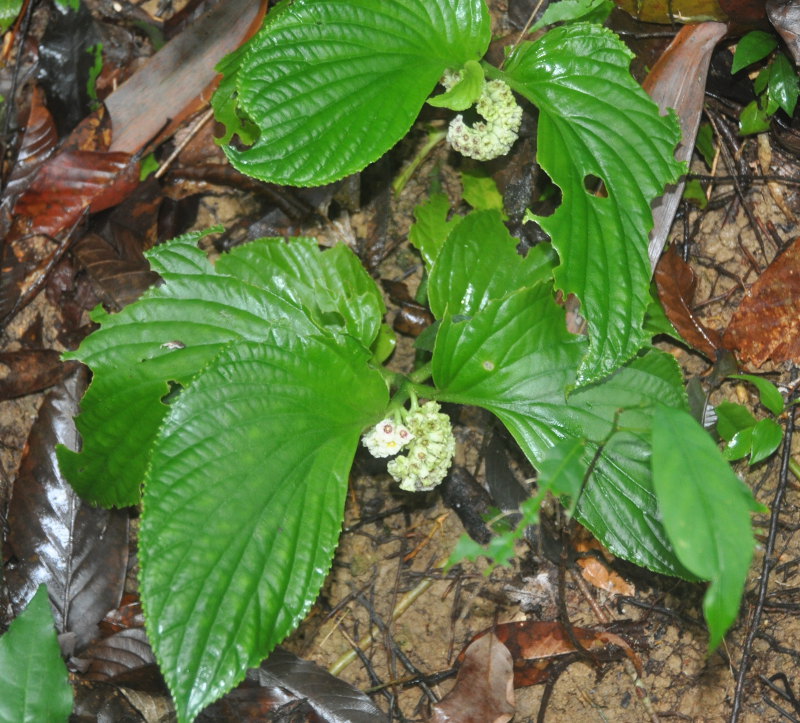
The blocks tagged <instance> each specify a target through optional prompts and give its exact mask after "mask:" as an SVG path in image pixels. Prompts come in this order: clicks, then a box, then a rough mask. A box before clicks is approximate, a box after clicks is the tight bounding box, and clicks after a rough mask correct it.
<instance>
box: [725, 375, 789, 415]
mask: <svg viewBox="0 0 800 723" xmlns="http://www.w3.org/2000/svg"><path fill="white" fill-rule="evenodd" d="M730 378H731V379H741V380H742V381H745V382H750V384H752V385H753V386H754V387H755V388H756V389H758V397H759V399H760V400H761V403H762V404H763V405H764V406H765V407H766V408H767V409H768V410H769V411H770V412H772V413H773V414H776V415H777V414H781V413H782V412H783V410H784V408H785V405H784V402H783V396H781V393H780V391H778V388H777V387H776V386H775V385H774V384H773V383H772V382H771V381H769V379H765V378H764V377H757V376H756V375H755V374H731V375H730Z"/></svg>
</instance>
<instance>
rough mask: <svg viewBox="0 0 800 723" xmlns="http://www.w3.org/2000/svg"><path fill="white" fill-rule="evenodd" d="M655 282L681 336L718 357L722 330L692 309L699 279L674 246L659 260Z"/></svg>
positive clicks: (710, 354) (712, 357)
mask: <svg viewBox="0 0 800 723" xmlns="http://www.w3.org/2000/svg"><path fill="white" fill-rule="evenodd" d="M655 282H656V286H657V287H658V296H659V298H660V299H661V303H662V304H663V306H664V311H665V312H666V314H667V316H668V317H669V320H670V321H671V322H672V323H673V324H674V325H675V328H676V329H677V330H678V332H679V333H680V335H681V336H682V337H683V338H684V339H685V340H686V341H687V342H689V344H691V345H692V346H693V347H694V348H695V349H697V350H698V351H700V352H702V353H703V354H705V355H706V356H707V357H708V358H709V359H712V360H713V359H716V352H717V349H719V348H720V347H721V346H722V340H721V339H720V335H719V332H717V331H715V330H714V329H709V328H708V327H707V326H705V325H704V324H703V323H702V322H701V321H700V320H699V319H698V318H697V317H696V316H695V314H694V312H693V311H692V302H693V301H694V292H695V289H696V287H697V279H696V278H695V275H694V271H692V267H691V266H689V264H687V263H686V262H685V261H684V260H683V259H682V258H681V257H680V256H678V253H677V251H675V247H674V246H670V248H669V249H667V251H666V253H665V254H664V255H663V256H662V257H661V259H660V260H659V262H658V266H656V272H655Z"/></svg>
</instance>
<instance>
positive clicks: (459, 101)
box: [427, 60, 484, 111]
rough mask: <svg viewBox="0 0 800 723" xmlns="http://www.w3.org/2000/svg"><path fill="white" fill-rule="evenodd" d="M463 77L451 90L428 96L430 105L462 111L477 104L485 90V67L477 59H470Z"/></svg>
mask: <svg viewBox="0 0 800 723" xmlns="http://www.w3.org/2000/svg"><path fill="white" fill-rule="evenodd" d="M461 73H462V77H461V79H460V80H459V81H458V82H457V83H456V84H455V85H454V86H453V87H452V88H450V89H449V90H447V91H445V92H444V93H442V94H440V95H434V96H433V97H431V98H428V101H427V102H428V105H432V106H434V107H435V108H449V109H450V110H454V111H462V110H466V109H467V108H469V107H471V106H473V105H475V103H476V102H477V100H478V98H479V97H480V94H481V91H482V90H483V82H484V78H483V68H481V64H480V63H479V62H478V61H477V60H468V61H467V62H466V63H465V64H464V67H463V68H462V70H461Z"/></svg>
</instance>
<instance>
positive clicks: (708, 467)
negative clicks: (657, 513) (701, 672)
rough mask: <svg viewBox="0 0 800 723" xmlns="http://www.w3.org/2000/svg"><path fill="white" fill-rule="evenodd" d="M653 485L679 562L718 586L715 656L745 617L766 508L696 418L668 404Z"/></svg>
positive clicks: (656, 432)
mask: <svg viewBox="0 0 800 723" xmlns="http://www.w3.org/2000/svg"><path fill="white" fill-rule="evenodd" d="M688 470H690V471H691V472H687V471H688ZM653 484H654V486H655V490H656V494H657V495H658V500H659V505H660V508H661V516H662V519H663V521H664V526H665V528H666V530H667V534H668V535H669V539H670V540H671V541H672V544H673V546H674V549H675V553H676V554H677V556H678V559H680V561H681V562H682V563H683V564H684V565H685V566H686V567H687V568H688V569H689V570H691V571H692V572H693V573H694V574H695V575H697V576H698V577H700V578H702V579H704V580H710V581H711V585H710V586H709V588H708V590H707V591H706V596H705V599H704V600H703V611H704V613H705V617H706V621H707V622H708V627H709V631H710V633H711V636H710V640H709V643H708V646H709V650H713V649H714V648H716V647H717V645H718V644H719V643H720V641H721V640H722V637H723V635H724V634H725V631H726V630H727V629H728V628H729V627H730V625H731V624H732V623H733V621H734V620H735V619H736V616H737V615H738V613H739V602H740V601H741V598H742V591H743V590H744V584H745V580H746V579H747V570H748V568H749V567H750V560H751V558H752V556H753V548H754V546H755V540H754V539H753V530H752V527H751V523H750V512H751V511H763V510H761V506H760V505H758V504H757V503H756V502H755V501H754V499H753V495H752V493H751V492H750V489H749V488H748V487H746V486H745V485H744V484H743V483H742V481H741V480H740V479H739V478H738V477H737V476H736V475H735V474H734V473H733V470H731V468H730V466H729V465H728V463H727V462H726V461H725V460H724V459H723V458H722V455H721V454H720V453H719V450H718V449H717V445H716V444H714V441H713V440H712V439H711V437H710V436H709V435H708V433H707V432H706V431H705V430H704V429H703V428H702V427H701V426H700V425H699V424H698V423H697V422H696V421H695V419H694V418H693V417H692V416H691V415H690V414H687V413H686V412H685V411H683V410H681V409H675V408H671V407H666V406H662V405H659V406H658V407H657V408H656V412H655V418H654V420H653Z"/></svg>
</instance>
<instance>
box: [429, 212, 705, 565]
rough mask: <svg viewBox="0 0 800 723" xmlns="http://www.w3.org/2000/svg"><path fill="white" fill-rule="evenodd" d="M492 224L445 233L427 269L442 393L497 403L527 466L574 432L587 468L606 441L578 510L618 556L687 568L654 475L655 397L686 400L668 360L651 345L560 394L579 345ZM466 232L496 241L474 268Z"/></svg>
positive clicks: (488, 217)
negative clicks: (665, 519) (602, 376)
mask: <svg viewBox="0 0 800 723" xmlns="http://www.w3.org/2000/svg"><path fill="white" fill-rule="evenodd" d="M473 219H474V220H473ZM472 224H474V225H475V226H476V227H477V228H480V229H481V232H480V234H479V235H478V234H475V235H473V234H472V233H469V231H470V226H471V225H472ZM491 225H494V226H495V229H496V230H495V231H494V232H490V231H489V228H491ZM498 229H502V224H501V223H500V220H499V217H498V215H497V214H496V213H491V212H482V213H475V214H473V215H472V216H470V217H468V218H467V219H465V220H464V221H462V222H461V224H459V226H458V227H457V228H456V230H455V231H454V232H453V233H452V234H451V235H450V237H449V238H448V239H447V241H446V242H445V245H444V247H443V248H442V251H441V253H440V254H439V257H438V259H437V261H436V264H435V265H434V268H433V270H432V271H431V279H430V285H429V295H430V300H431V307H432V309H433V311H434V314H435V315H436V316H437V317H440V318H442V322H441V326H440V328H439V333H438V335H437V338H436V345H435V349H434V355H433V378H434V382H435V383H436V386H437V388H439V389H440V395H441V398H442V399H444V400H446V401H451V402H457V403H460V404H472V405H475V406H480V407H484V408H486V409H488V410H489V411H491V412H493V413H494V414H495V415H497V416H498V417H499V418H500V420H501V421H502V422H503V423H504V424H505V425H506V427H508V429H509V430H510V431H511V433H512V434H513V435H514V437H515V439H516V440H517V442H518V443H519V444H520V446H521V447H522V449H523V450H524V451H525V453H526V455H527V456H528V458H529V459H530V460H531V462H532V463H533V464H534V466H536V465H537V464H538V463H540V461H541V460H542V459H543V458H544V457H545V455H546V454H547V451H548V450H549V449H550V448H551V447H553V446H555V445H556V444H557V443H559V442H560V441H561V440H564V439H577V440H588V442H587V444H586V448H585V454H584V465H585V468H588V465H589V463H590V461H591V459H592V457H593V456H594V454H595V452H596V451H597V449H598V446H599V445H602V452H601V454H600V456H599V459H598V460H597V464H596V466H595V468H594V470H593V474H592V475H591V477H590V479H589V481H588V483H587V485H586V489H585V491H584V492H583V495H582V496H581V501H580V504H579V506H578V510H577V512H576V516H577V518H578V519H579V520H580V521H581V522H582V523H583V524H585V525H586V526H587V527H589V529H591V530H592V532H593V533H594V534H595V535H596V536H597V537H598V538H599V539H600V540H601V541H602V542H603V544H605V545H606V546H607V547H608V548H609V549H610V550H611V551H612V552H614V553H615V554H617V555H619V556H620V557H624V558H625V559H628V560H632V561H634V562H636V563H637V564H640V565H644V566H646V567H649V568H651V569H653V570H657V571H659V572H664V573H667V574H671V575H678V576H685V577H691V575H690V573H688V572H687V571H686V570H685V569H684V568H683V566H682V565H681V564H680V563H679V562H678V560H677V559H676V558H675V555H674V553H673V551H672V550H671V547H670V545H669V542H668V541H667V539H666V535H665V533H664V531H663V528H662V527H661V524H660V522H659V519H658V509H657V502H656V498H655V495H654V493H653V490H652V483H651V481H650V476H651V475H650V465H649V439H650V424H651V421H650V420H651V417H652V410H653V405H654V404H655V403H656V402H658V401H661V402H670V403H672V404H673V405H674V406H676V407H679V408H683V407H684V406H685V400H684V394H683V388H682V384H681V378H680V373H679V371H678V369H677V367H676V365H675V362H674V360H673V359H672V358H671V357H669V356H668V355H665V354H662V353H659V352H655V351H653V352H650V353H648V354H647V355H645V356H643V357H641V358H637V359H635V360H634V361H633V362H631V363H630V364H629V365H627V366H626V367H623V368H622V369H620V370H618V371H617V372H616V373H615V374H614V375H612V376H611V377H609V378H608V379H607V380H605V381H604V382H602V383H600V384H593V385H588V386H586V387H585V388H582V389H579V390H577V391H575V392H573V393H572V394H570V395H569V397H567V396H566V391H567V390H569V389H570V388H572V387H573V386H574V384H575V379H576V372H577V368H578V365H579V363H580V360H581V358H582V357H583V356H584V354H585V352H586V342H585V340H584V339H583V338H582V337H578V336H573V335H571V334H569V333H568V332H567V330H566V328H565V325H564V311H563V309H561V308H560V307H558V306H557V305H556V304H555V302H554V300H553V294H552V289H551V286H550V284H549V283H546V282H540V283H538V284H537V283H535V281H536V279H535V278H534V277H533V274H531V276H532V278H531V282H532V283H533V284H534V285H533V286H530V287H525V286H523V287H522V288H520V278H522V277H523V276H524V269H525V262H524V261H523V260H522V259H520V258H519V257H517V258H516V259H514V258H512V256H513V254H514V239H512V238H511V237H510V236H507V237H506V238H504V237H503V235H499V236H498ZM474 238H480V239H481V240H483V241H486V240H488V239H494V238H497V240H496V241H493V242H492V243H490V244H488V245H487V247H486V251H485V254H484V257H483V261H482V263H481V264H480V266H476V263H475V262H474V257H473V255H472V252H471V250H470V249H471V246H472V244H473V243H474V241H473V239H474ZM503 245H505V249H506V251H505V253H503V250H502V248H503ZM535 268H536V267H534V269H535ZM465 316H466V317H468V318H467V319H465V320H460V319H464V317H465ZM618 410H622V412H621V413H620V414H618ZM612 432H614V433H613V434H611V433H612Z"/></svg>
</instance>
